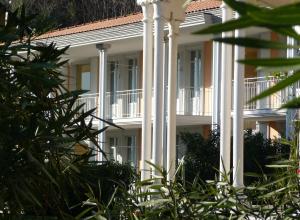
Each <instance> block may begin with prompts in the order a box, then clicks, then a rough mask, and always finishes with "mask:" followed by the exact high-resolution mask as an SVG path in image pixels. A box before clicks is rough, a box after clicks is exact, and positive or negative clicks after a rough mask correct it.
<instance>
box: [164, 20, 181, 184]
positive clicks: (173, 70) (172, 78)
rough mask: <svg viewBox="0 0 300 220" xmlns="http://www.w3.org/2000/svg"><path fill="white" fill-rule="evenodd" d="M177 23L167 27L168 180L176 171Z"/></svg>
mask: <svg viewBox="0 0 300 220" xmlns="http://www.w3.org/2000/svg"><path fill="white" fill-rule="evenodd" d="M179 24H180V22H179V21H175V20H171V21H170V22H169V23H168V26H169V73H168V131H167V170H168V179H169V180H170V179H171V178H172V177H173V176H174V174H175V170H176V100H177V99H176V89H177V86H176V82H177V51H178V45H177V36H178V33H179Z"/></svg>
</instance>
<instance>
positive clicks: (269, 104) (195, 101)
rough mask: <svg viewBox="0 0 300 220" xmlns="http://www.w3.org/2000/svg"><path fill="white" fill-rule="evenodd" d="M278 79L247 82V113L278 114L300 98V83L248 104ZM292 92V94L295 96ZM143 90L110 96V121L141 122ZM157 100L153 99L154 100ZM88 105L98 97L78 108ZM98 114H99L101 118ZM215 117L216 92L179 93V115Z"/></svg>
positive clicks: (88, 98) (89, 97)
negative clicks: (213, 94)
mask: <svg viewBox="0 0 300 220" xmlns="http://www.w3.org/2000/svg"><path fill="white" fill-rule="evenodd" d="M279 80H280V79H279V78H276V77H268V78H266V77H260V78H259V77H258V78H247V79H245V93H244V94H245V106H244V109H245V110H247V111H255V110H276V109H278V108H279V107H280V106H281V105H282V104H284V103H286V102H287V101H288V100H289V99H290V97H291V96H292V95H291V93H293V96H299V95H300V86H299V83H297V84H295V85H293V86H292V87H290V88H287V89H285V90H282V91H280V92H277V93H275V94H273V95H271V96H269V97H267V98H264V99H261V100H257V101H255V102H251V103H248V101H249V100H251V99H252V98H254V97H255V96H256V95H258V94H259V93H260V92H262V91H264V90H266V89H268V88H270V87H271V86H273V85H275V84H276V83H277V82H278V81H279ZM291 91H292V92H291ZM142 93H143V91H142V90H141V89H137V90H126V91H117V92H115V93H110V92H107V93H106V103H105V108H106V109H105V110H106V119H126V118H140V117H141V113H142ZM152 100H153V99H152ZM82 103H85V105H84V110H85V111H87V110H90V109H92V108H96V107H97V106H98V94H88V95H84V96H82V97H81V98H79V100H78V101H77V105H79V104H82ZM97 113H98V112H97V110H96V113H95V114H97ZM211 114H212V88H180V89H179V90H178V92H177V115H196V116H210V115H211Z"/></svg>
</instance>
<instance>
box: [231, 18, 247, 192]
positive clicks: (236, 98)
mask: <svg viewBox="0 0 300 220" xmlns="http://www.w3.org/2000/svg"><path fill="white" fill-rule="evenodd" d="M236 17H237V18H238V15H237V16H236ZM244 35H245V31H244V30H236V31H235V37H244ZM241 59H245V48H244V47H240V46H234V92H233V186H234V187H238V188H241V187H244V117H243V115H244V114H243V113H244V92H245V84H244V75H245V68H244V65H243V64H240V63H238V60H241Z"/></svg>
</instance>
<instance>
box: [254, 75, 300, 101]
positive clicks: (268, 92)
mask: <svg viewBox="0 0 300 220" xmlns="http://www.w3.org/2000/svg"><path fill="white" fill-rule="evenodd" d="M298 80H300V71H298V72H296V73H294V74H293V75H291V76H289V77H287V78H286V79H283V80H281V81H279V82H278V83H277V84H276V85H274V86H272V87H271V88H269V89H267V90H265V91H263V92H262V93H260V94H259V95H257V96H255V97H254V98H253V99H251V100H250V101H249V102H253V101H256V100H259V99H262V98H265V97H267V96H269V95H272V94H274V93H275V92H278V91H280V90H282V89H284V88H286V87H287V86H290V85H291V84H293V83H295V82H297V81H298Z"/></svg>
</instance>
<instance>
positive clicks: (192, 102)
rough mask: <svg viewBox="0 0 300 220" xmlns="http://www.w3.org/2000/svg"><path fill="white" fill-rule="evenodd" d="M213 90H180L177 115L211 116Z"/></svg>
mask: <svg viewBox="0 0 300 220" xmlns="http://www.w3.org/2000/svg"><path fill="white" fill-rule="evenodd" d="M211 106H212V88H180V89H179V90H178V94H177V115H198V116H206V115H211V112H212V109H211Z"/></svg>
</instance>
